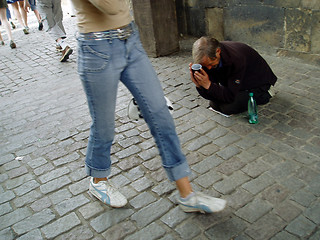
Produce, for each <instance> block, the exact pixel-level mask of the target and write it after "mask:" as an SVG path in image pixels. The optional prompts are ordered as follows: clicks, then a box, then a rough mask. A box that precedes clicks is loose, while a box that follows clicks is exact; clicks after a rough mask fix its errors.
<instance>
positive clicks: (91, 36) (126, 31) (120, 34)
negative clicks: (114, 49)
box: [78, 24, 133, 40]
mask: <svg viewBox="0 0 320 240" xmlns="http://www.w3.org/2000/svg"><path fill="white" fill-rule="evenodd" d="M132 26H133V24H129V25H127V26H124V27H123V28H118V29H112V30H108V31H103V32H90V33H80V34H79V36H78V38H79V39H80V40H112V39H120V40H126V39H128V38H129V37H130V36H131V34H132V33H133V27H132Z"/></svg>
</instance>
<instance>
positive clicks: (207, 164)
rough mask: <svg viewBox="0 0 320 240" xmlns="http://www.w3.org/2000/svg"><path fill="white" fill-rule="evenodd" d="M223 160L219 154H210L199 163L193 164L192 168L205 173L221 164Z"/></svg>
mask: <svg viewBox="0 0 320 240" xmlns="http://www.w3.org/2000/svg"><path fill="white" fill-rule="evenodd" d="M222 162H223V160H222V159H221V158H219V157H217V156H209V157H207V158H205V159H203V160H202V161H200V162H199V163H197V164H195V165H193V166H192V167H191V169H192V170H194V171H196V172H198V173H201V174H202V173H205V172H207V171H209V170H210V169H213V168H215V167H216V166H218V165H220V164H221V163H222Z"/></svg>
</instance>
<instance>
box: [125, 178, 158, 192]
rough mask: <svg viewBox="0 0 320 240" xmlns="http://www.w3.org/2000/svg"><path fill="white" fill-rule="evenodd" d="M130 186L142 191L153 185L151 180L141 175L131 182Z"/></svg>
mask: <svg viewBox="0 0 320 240" xmlns="http://www.w3.org/2000/svg"><path fill="white" fill-rule="evenodd" d="M130 186H132V187H133V188H134V189H135V190H137V191H138V192H142V191H144V190H145V189H147V188H149V187H151V186H153V182H152V181H151V180H150V179H148V178H147V177H143V178H140V179H138V180H136V181H134V182H133V183H131V184H130Z"/></svg>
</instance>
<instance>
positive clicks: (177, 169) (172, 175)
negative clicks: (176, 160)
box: [164, 161, 191, 182]
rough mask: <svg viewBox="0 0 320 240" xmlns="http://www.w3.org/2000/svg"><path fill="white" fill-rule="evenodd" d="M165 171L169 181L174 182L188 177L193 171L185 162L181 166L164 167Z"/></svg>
mask: <svg viewBox="0 0 320 240" xmlns="http://www.w3.org/2000/svg"><path fill="white" fill-rule="evenodd" d="M164 169H165V171H166V173H167V175H168V178H169V180H170V181H172V182H173V181H177V180H179V179H181V178H184V177H187V176H189V175H190V174H191V170H190V167H189V164H188V163H187V161H183V162H182V163H181V164H179V165H177V166H174V167H165V166H164Z"/></svg>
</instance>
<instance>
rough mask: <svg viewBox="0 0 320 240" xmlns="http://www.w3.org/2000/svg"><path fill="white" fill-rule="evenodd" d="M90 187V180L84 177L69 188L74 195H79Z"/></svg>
mask: <svg viewBox="0 0 320 240" xmlns="http://www.w3.org/2000/svg"><path fill="white" fill-rule="evenodd" d="M88 189H89V180H88V179H87V178H85V179H82V180H80V181H78V182H76V183H74V184H72V185H70V186H69V190H70V192H71V193H72V194H73V195H78V194H80V193H83V192H86V191H88Z"/></svg>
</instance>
